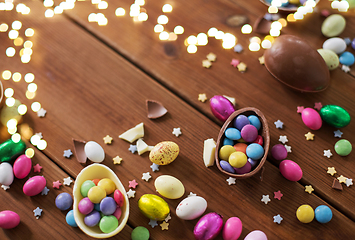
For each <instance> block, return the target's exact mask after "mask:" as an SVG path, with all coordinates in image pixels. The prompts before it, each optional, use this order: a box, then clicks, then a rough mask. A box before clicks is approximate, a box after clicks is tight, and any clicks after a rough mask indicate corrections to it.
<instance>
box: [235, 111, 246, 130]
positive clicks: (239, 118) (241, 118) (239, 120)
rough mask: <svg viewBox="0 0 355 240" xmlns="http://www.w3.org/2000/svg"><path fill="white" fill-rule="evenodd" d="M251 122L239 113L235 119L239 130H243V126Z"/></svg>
mask: <svg viewBox="0 0 355 240" xmlns="http://www.w3.org/2000/svg"><path fill="white" fill-rule="evenodd" d="M247 124H250V122H249V119H248V118H247V117H246V116H245V115H243V114H240V115H238V116H237V117H236V118H235V119H234V126H235V127H236V128H237V129H238V130H242V128H243V127H244V126H245V125H247Z"/></svg>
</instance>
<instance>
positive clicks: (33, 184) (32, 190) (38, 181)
mask: <svg viewBox="0 0 355 240" xmlns="http://www.w3.org/2000/svg"><path fill="white" fill-rule="evenodd" d="M45 186H46V179H45V178H44V177H42V176H34V177H31V178H30V179H28V180H27V181H26V182H25V184H24V185H23V193H24V194H26V195H27V196H30V197H32V196H35V195H37V194H39V193H41V192H42V190H43V189H44V187H45Z"/></svg>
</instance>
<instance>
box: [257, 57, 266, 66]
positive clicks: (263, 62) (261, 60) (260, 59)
mask: <svg viewBox="0 0 355 240" xmlns="http://www.w3.org/2000/svg"><path fill="white" fill-rule="evenodd" d="M258 59H259V63H260V64H261V65H264V64H265V58H264V55H263V56H261V57H259V58H258Z"/></svg>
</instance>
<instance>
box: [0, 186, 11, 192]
mask: <svg viewBox="0 0 355 240" xmlns="http://www.w3.org/2000/svg"><path fill="white" fill-rule="evenodd" d="M1 188H2V189H4V190H5V191H6V190H7V189H10V186H6V185H1Z"/></svg>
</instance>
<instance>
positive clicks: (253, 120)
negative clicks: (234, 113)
mask: <svg viewBox="0 0 355 240" xmlns="http://www.w3.org/2000/svg"><path fill="white" fill-rule="evenodd" d="M248 120H249V122H250V124H251V125H253V126H254V127H256V129H258V130H259V129H260V128H261V122H260V120H259V118H258V117H257V116H255V115H250V116H249V117H248Z"/></svg>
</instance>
